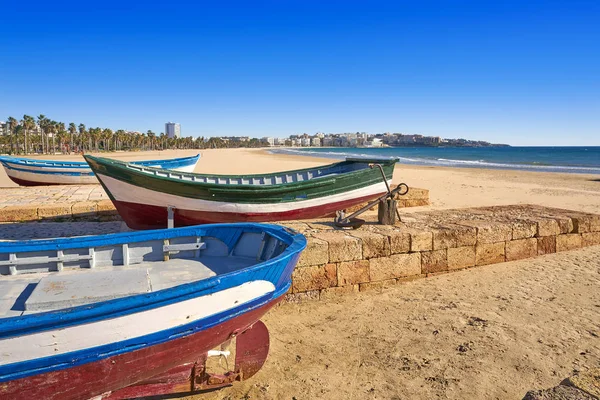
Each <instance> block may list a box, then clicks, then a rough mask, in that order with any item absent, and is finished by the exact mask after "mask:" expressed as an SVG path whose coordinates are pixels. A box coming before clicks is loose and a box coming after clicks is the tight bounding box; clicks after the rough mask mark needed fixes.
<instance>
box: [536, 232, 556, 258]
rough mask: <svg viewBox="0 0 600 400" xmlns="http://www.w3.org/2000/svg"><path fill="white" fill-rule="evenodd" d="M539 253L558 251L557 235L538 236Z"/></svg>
mask: <svg viewBox="0 0 600 400" xmlns="http://www.w3.org/2000/svg"><path fill="white" fill-rule="evenodd" d="M537 242H538V244H537V248H538V255H540V256H541V255H544V254H551V253H556V236H543V237H539V238H537Z"/></svg>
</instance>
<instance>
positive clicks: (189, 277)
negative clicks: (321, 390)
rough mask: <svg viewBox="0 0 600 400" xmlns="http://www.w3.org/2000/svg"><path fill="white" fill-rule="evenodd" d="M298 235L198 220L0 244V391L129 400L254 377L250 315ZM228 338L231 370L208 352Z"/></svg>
mask: <svg viewBox="0 0 600 400" xmlns="http://www.w3.org/2000/svg"><path fill="white" fill-rule="evenodd" d="M305 247H306V239H305V238H304V236H302V235H301V234H299V233H297V232H295V231H293V230H290V229H288V228H285V227H282V226H276V225H262V224H253V223H241V224H221V225H204V226H194V227H186V228H176V229H163V230H155V231H140V232H126V233H117V234H110V235H102V236H85V237H77V238H61V239H51V240H29V241H19V242H1V243H0V274H1V275H0V293H1V296H0V354H1V355H2V356H1V357H0V398H3V399H13V400H14V399H61V400H69V399H87V398H110V399H121V398H132V397H142V396H149V395H160V394H166V393H176V392H189V391H195V390H206V389H214V388H218V387H221V386H224V385H229V384H231V383H232V382H234V381H236V380H242V379H247V378H249V377H250V376H252V375H253V374H254V373H256V372H257V371H258V370H259V369H260V367H261V366H262V365H263V363H264V362H265V360H266V357H267V353H268V349H269V335H268V331H267V329H266V327H265V326H264V324H262V322H260V321H259V320H260V318H261V317H262V316H263V315H264V314H265V313H266V312H267V311H268V310H269V309H270V308H271V307H273V306H274V305H275V304H276V303H277V302H278V301H279V300H280V299H282V297H283V296H284V295H285V293H286V292H287V291H288V289H289V288H290V285H291V274H292V271H293V270H294V267H295V266H296V263H297V261H298V257H299V255H300V253H301V251H302V250H303V249H304V248H305ZM234 338H235V342H236V350H235V362H233V361H232V362H231V363H228V365H229V366H231V365H234V364H235V367H234V368H233V370H231V371H229V372H227V373H225V374H212V373H210V372H209V371H208V370H207V368H206V360H207V357H210V356H211V355H218V356H220V357H224V356H227V355H228V354H229V353H228V351H223V348H221V350H213V349H214V348H215V347H216V346H219V345H222V344H224V343H227V342H228V341H230V340H232V339H234Z"/></svg>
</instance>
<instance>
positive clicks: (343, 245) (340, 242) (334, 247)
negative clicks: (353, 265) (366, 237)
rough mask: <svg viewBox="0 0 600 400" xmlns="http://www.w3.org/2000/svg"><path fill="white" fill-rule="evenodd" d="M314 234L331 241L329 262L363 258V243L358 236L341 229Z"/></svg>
mask: <svg viewBox="0 0 600 400" xmlns="http://www.w3.org/2000/svg"><path fill="white" fill-rule="evenodd" d="M314 236H315V237H316V238H318V239H321V240H325V241H326V242H327V243H329V262H340V261H353V260H360V259H362V244H361V240H360V239H358V238H355V237H352V236H347V235H346V234H345V233H344V232H341V231H335V232H320V233H317V234H315V235H314Z"/></svg>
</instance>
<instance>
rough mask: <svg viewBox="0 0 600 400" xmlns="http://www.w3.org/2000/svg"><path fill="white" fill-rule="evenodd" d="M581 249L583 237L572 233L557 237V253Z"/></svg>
mask: <svg viewBox="0 0 600 400" xmlns="http://www.w3.org/2000/svg"><path fill="white" fill-rule="evenodd" d="M580 247H581V235H580V234H578V233H570V234H568V235H558V236H557V237H556V251H557V252H559V251H567V250H574V249H578V248H580Z"/></svg>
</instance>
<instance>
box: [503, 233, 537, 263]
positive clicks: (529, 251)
mask: <svg viewBox="0 0 600 400" xmlns="http://www.w3.org/2000/svg"><path fill="white" fill-rule="evenodd" d="M537 243H538V241H537V239H536V238H529V239H520V240H511V241H510V242H506V261H514V260H521V259H523V258H531V257H535V256H537V255H538V249H537Z"/></svg>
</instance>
